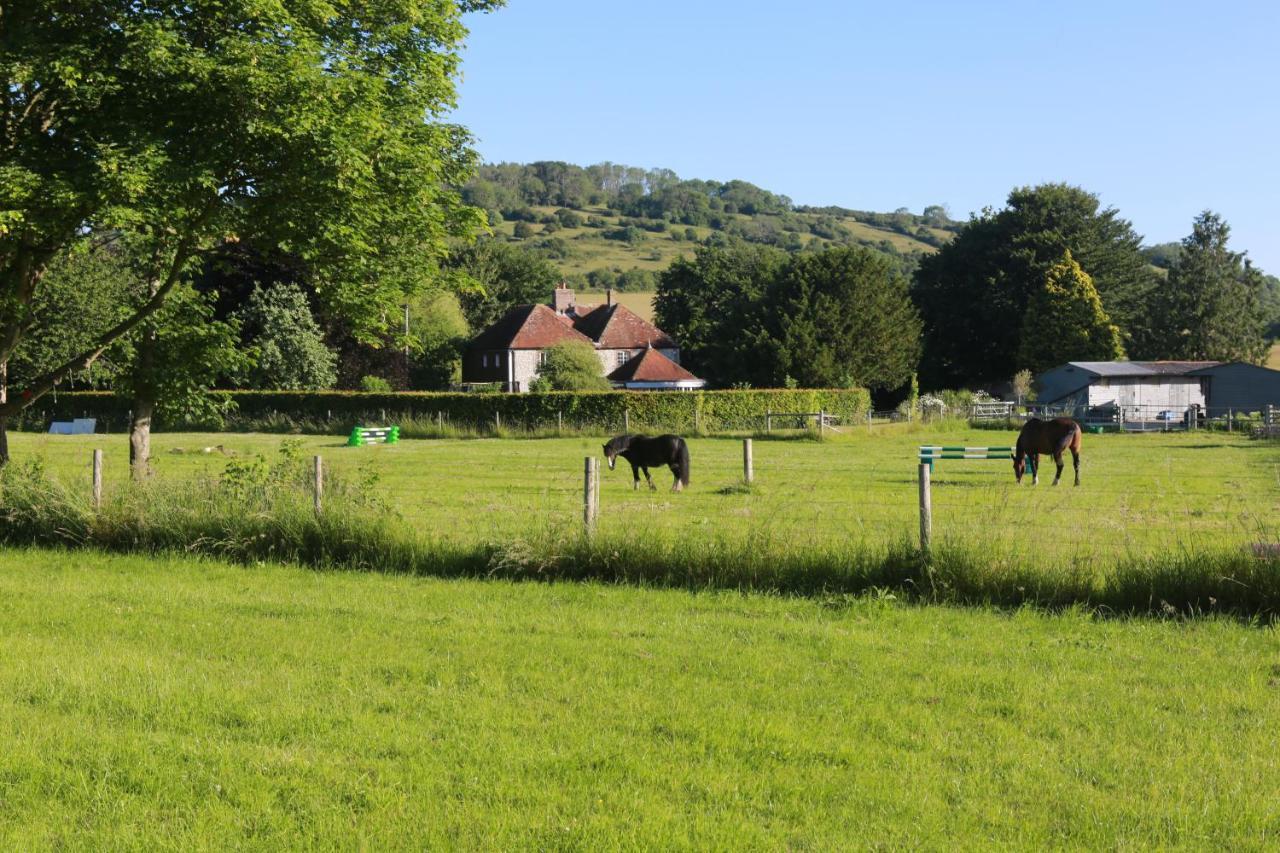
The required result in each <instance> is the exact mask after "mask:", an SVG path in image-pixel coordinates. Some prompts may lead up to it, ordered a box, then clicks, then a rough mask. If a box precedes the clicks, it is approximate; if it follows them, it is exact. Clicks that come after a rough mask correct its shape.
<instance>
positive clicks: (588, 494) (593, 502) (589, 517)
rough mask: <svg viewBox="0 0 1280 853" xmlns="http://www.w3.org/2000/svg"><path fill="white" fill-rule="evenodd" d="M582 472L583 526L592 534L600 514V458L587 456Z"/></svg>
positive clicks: (588, 533)
mask: <svg viewBox="0 0 1280 853" xmlns="http://www.w3.org/2000/svg"><path fill="white" fill-rule="evenodd" d="M582 473H583V476H582V526H583V528H584V529H585V530H586V533H587V535H588V536H590V535H591V534H593V533H595V531H596V518H597V517H598V516H599V515H600V460H599V459H596V458H595V457H594V456H588V457H586V459H585V464H584V467H583V472H582Z"/></svg>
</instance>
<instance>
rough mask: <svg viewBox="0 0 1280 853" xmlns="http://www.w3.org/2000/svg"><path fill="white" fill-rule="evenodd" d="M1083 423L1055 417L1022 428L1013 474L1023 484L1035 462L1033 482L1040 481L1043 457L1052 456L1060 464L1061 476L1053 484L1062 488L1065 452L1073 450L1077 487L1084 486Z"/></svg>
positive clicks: (1034, 421) (1015, 452) (1054, 479)
mask: <svg viewBox="0 0 1280 853" xmlns="http://www.w3.org/2000/svg"><path fill="white" fill-rule="evenodd" d="M1081 434H1082V430H1081V429H1080V424H1078V423H1076V422H1075V421H1073V420H1071V418H1054V419H1053V420H1051V421H1042V420H1040V419H1039V418H1032V419H1031V420H1029V421H1027V422H1026V423H1025V424H1023V425H1022V432H1020V433H1018V445H1017V447H1015V448H1014V451H1013V473H1014V476H1016V477H1017V478H1018V482H1019V483H1021V482H1022V474H1023V472H1024V471H1026V469H1027V462H1028V461H1030V462H1031V482H1032V483H1033V484H1034V483H1038V482H1040V454H1041V453H1050V454H1052V455H1053V461H1054V462H1056V463H1058V476H1056V477H1054V478H1053V484H1054V485H1055V486H1056V485H1058V481H1059V480H1061V479H1062V467H1063V466H1062V452H1063V451H1064V450H1070V451H1071V461H1072V463H1073V464H1074V465H1075V468H1076V485H1077V486H1078V485H1080V437H1081Z"/></svg>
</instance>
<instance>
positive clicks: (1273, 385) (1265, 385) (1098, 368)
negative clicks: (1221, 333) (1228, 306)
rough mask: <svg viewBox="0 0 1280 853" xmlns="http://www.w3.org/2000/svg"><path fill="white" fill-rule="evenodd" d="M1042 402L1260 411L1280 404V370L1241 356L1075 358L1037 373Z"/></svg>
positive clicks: (1074, 405) (1177, 410)
mask: <svg viewBox="0 0 1280 853" xmlns="http://www.w3.org/2000/svg"><path fill="white" fill-rule="evenodd" d="M1036 388H1037V392H1038V402H1040V403H1044V404H1046V405H1052V406H1062V407H1064V408H1077V409H1084V410H1098V409H1107V408H1124V409H1139V410H1151V411H1153V412H1157V411H1170V412H1174V413H1178V414H1179V415H1180V414H1181V413H1183V412H1185V411H1186V410H1187V409H1188V408H1190V407H1192V406H1199V407H1200V408H1201V409H1207V410H1210V411H1214V412H1217V411H1226V410H1228V409H1230V410H1234V411H1237V412H1241V411H1243V412H1259V411H1263V410H1265V409H1266V407H1267V406H1268V405H1273V406H1280V371H1277V370H1271V369H1269V368H1266V367H1258V366H1257V365H1253V364H1244V363H1242V362H1230V363H1227V364H1223V363H1221V362H1216V361H1072V362H1068V363H1067V364H1064V365H1061V366H1059V367H1055V368H1053V369H1052V370H1048V371H1045V372H1044V373H1042V374H1040V376H1038V377H1036Z"/></svg>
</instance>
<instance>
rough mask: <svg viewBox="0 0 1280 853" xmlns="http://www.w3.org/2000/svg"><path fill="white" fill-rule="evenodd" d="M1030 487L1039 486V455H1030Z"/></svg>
mask: <svg viewBox="0 0 1280 853" xmlns="http://www.w3.org/2000/svg"><path fill="white" fill-rule="evenodd" d="M1031 485H1033V486H1038V485H1040V454H1039V453H1032V454H1031Z"/></svg>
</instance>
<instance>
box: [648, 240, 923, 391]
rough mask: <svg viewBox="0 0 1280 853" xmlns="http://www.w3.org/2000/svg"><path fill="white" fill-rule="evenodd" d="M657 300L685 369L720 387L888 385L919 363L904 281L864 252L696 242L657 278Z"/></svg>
mask: <svg viewBox="0 0 1280 853" xmlns="http://www.w3.org/2000/svg"><path fill="white" fill-rule="evenodd" d="M655 303H656V313H657V321H658V324H659V325H660V326H661V327H662V328H663V329H665V330H666V331H668V332H670V333H672V334H673V335H675V337H676V339H677V340H679V341H680V342H681V346H682V350H681V353H682V362H683V363H684V364H685V366H687V367H688V368H689V369H690V370H692V371H694V372H695V373H698V374H700V375H702V376H706V377H708V378H709V379H711V381H713V382H715V383H716V384H718V385H734V384H748V385H755V386H759V387H780V386H783V385H787V384H798V385H803V386H806V387H848V386H853V385H861V386H870V387H876V388H890V387H896V386H900V385H902V384H903V383H905V382H906V381H907V380H908V379H909V378H910V376H911V374H912V372H913V371H914V370H915V367H916V363H917V361H918V359H919V339H920V323H919V318H918V316H917V314H916V312H915V309H914V308H913V307H912V305H911V301H910V298H909V296H908V282H907V279H906V278H905V277H904V276H902V275H901V274H900V273H898V272H897V270H896V269H895V267H894V266H893V264H892V263H890V262H889V261H887V260H886V259H885V258H883V257H882V256H880V255H878V254H876V253H874V252H871V251H869V250H867V249H862V248H846V247H839V248H831V249H827V250H824V251H821V252H816V253H812V254H809V253H805V254H800V255H794V256H788V255H786V254H784V253H782V252H778V251H777V250H772V249H764V248H761V247H754V246H746V245H735V246H727V247H721V248H710V247H708V248H703V249H700V250H699V251H698V253H697V255H696V256H695V257H694V258H693V260H689V261H678V262H676V263H674V264H672V266H671V267H670V269H668V270H667V271H666V272H665V273H664V274H663V275H662V278H661V280H660V283H659V288H658V295H657V298H656V300H655Z"/></svg>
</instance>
